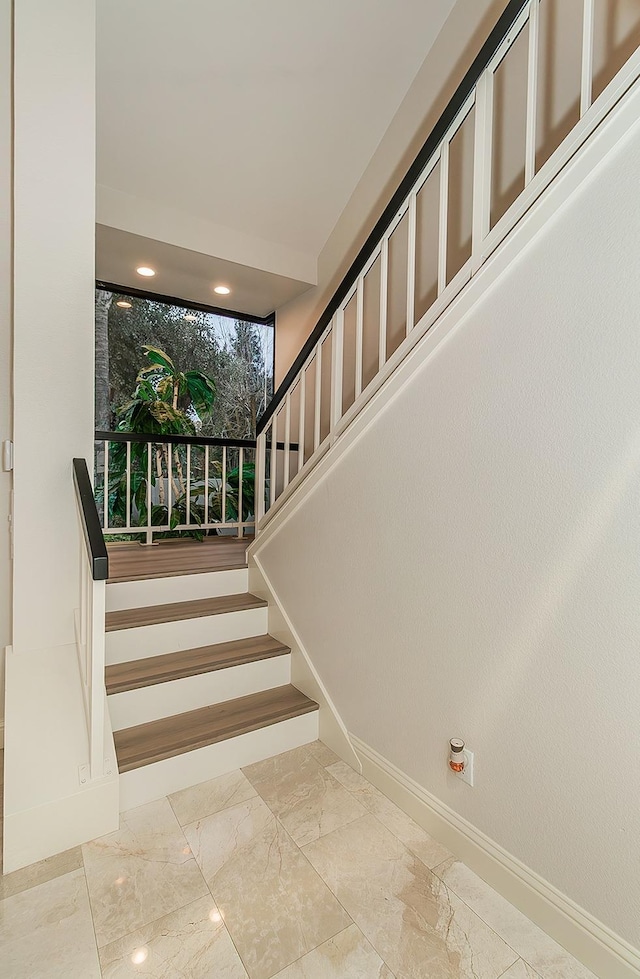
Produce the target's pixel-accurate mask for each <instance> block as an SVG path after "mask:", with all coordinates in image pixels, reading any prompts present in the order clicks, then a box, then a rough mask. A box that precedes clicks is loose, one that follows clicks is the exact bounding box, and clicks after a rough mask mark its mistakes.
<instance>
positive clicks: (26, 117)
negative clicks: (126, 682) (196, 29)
mask: <svg viewBox="0 0 640 979" xmlns="http://www.w3.org/2000/svg"><path fill="white" fill-rule="evenodd" d="M15 6H16V9H15V54H14V57H15V76H14V77H15V94H14V105H15V171H14V173H15V187H14V205H15V218H14V220H15V239H14V240H15V245H14V334H15V351H14V398H15V422H14V432H15V446H16V448H15V476H14V478H15V483H14V487H15V565H14V599H13V610H14V647H15V649H16V651H22V650H24V649H34V648H42V647H45V646H58V645H62V644H64V643H70V642H73V641H74V636H73V608H74V606H77V604H78V553H79V552H78V529H77V517H76V509H75V499H74V491H73V482H72V469H71V459H72V457H73V456H74V455H77V456H85V457H87V458H88V459H91V455H92V452H93V431H92V429H93V371H94V367H93V329H94V328H93V323H94V310H93V304H94V235H95V26H94V24H95V22H94V17H95V10H94V3H93V2H91V0H58V2H57V3H51V2H50V0H20V3H18V4H16V5H15Z"/></svg>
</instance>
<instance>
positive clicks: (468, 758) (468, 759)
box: [455, 748, 473, 788]
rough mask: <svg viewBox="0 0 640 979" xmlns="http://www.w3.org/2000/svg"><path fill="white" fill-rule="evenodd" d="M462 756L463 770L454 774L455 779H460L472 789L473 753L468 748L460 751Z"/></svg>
mask: <svg viewBox="0 0 640 979" xmlns="http://www.w3.org/2000/svg"><path fill="white" fill-rule="evenodd" d="M462 754H463V755H464V768H463V769H462V771H461V772H456V773H455V775H456V778H459V779H461V780H462V781H463V782H466V783H467V785H470V786H471V787H472V788H473V751H469V749H468V748H463V749H462Z"/></svg>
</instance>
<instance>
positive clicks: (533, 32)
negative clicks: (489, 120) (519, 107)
mask: <svg viewBox="0 0 640 979" xmlns="http://www.w3.org/2000/svg"><path fill="white" fill-rule="evenodd" d="M539 35H540V0H531V6H530V7H529V63H528V66H527V130H526V133H527V135H526V150H525V169H524V182H525V186H526V185H527V184H528V183H529V181H530V180H532V179H533V175H534V173H535V170H536V118H537V102H538V40H539Z"/></svg>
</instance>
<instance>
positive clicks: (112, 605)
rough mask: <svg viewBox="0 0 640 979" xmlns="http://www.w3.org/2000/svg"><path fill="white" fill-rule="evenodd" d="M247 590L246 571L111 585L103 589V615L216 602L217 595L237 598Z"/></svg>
mask: <svg viewBox="0 0 640 979" xmlns="http://www.w3.org/2000/svg"><path fill="white" fill-rule="evenodd" d="M248 589H249V572H248V570H247V568H236V569H234V570H232V571H206V572H203V573H202V574H182V575H172V576H170V577H168V578H145V580H144V581H115V582H112V583H111V584H108V585H107V612H118V611H120V610H121V609H126V608H143V607H145V606H147V605H165V604H168V603H170V602H188V601H192V600H193V601H195V600H197V599H199V598H217V597H218V596H220V595H240V594H242V593H243V592H246V591H248Z"/></svg>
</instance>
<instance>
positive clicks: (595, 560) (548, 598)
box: [260, 126, 640, 946]
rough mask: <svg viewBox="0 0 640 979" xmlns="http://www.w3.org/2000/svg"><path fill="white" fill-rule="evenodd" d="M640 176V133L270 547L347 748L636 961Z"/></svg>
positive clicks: (283, 593)
mask: <svg viewBox="0 0 640 979" xmlns="http://www.w3.org/2000/svg"><path fill="white" fill-rule="evenodd" d="M639 169H640V129H639V127H638V126H636V130H635V133H634V134H632V136H631V137H628V138H627V139H626V140H625V142H624V143H622V144H620V145H619V146H618V148H617V149H616V150H615V152H614V153H612V154H610V156H609V157H608V158H607V161H606V163H605V164H603V165H602V166H601V168H600V169H599V170H598V171H597V172H595V173H593V174H592V176H591V177H590V178H589V181H588V183H587V184H585V185H583V187H582V188H581V190H580V191H579V192H578V193H577V194H575V195H574V197H573V198H572V199H571V200H570V201H569V203H568V204H567V205H566V206H565V207H564V208H562V209H561V210H560V211H559V212H558V213H557V214H556V215H555V217H554V218H553V220H552V221H551V222H550V223H549V224H548V225H547V226H546V227H545V228H544V230H543V231H542V233H541V234H539V236H538V237H537V238H535V239H534V240H533V241H532V242H531V243H530V244H529V245H528V246H527V248H526V250H525V251H524V252H523V253H522V254H521V255H520V257H519V258H518V259H517V260H516V261H515V262H514V263H513V264H512V265H511V266H509V268H508V270H507V272H506V273H505V274H504V275H503V277H502V278H501V279H500V280H498V282H497V283H496V284H495V285H494V287H493V288H492V289H491V290H490V291H489V292H487V293H486V294H485V296H484V298H483V299H482V301H481V302H479V303H478V304H477V305H476V306H475V307H473V308H472V310H471V312H470V313H469V314H468V315H467V316H466V318H464V319H463V320H462V321H461V322H460V324H459V325H458V326H457V327H456V329H455V330H454V331H453V332H452V333H451V334H450V335H449V336H448V338H447V340H446V342H445V343H441V344H440V345H439V346H438V347H437V349H436V350H435V353H434V355H433V356H432V357H431V358H430V359H429V360H428V361H427V362H426V363H425V365H424V366H423V367H422V368H421V370H420V371H419V372H418V373H417V374H415V375H414V376H413V380H412V381H411V382H410V384H409V385H408V386H407V387H405V388H404V389H403V390H402V391H401V393H400V394H399V395H398V396H397V397H396V398H395V400H393V401H391V402H390V403H389V404H388V406H387V407H386V409H385V410H384V411H383V412H382V413H381V414H379V415H378V416H377V417H376V419H375V421H374V423H373V424H371V425H370V426H369V427H368V428H366V429H364V430H363V433H362V434H361V436H360V437H359V438H358V439H357V440H356V441H355V442H354V443H353V445H352V446H351V448H350V449H349V450H348V451H347V452H346V453H345V454H344V455H343V456H342V457H341V459H340V461H339V462H338V464H337V465H336V466H334V467H333V468H331V469H329V470H328V474H327V476H326V478H324V479H323V480H322V481H321V482H320V483H319V484H318V485H317V486H316V488H315V489H314V490H313V492H312V493H311V494H309V495H308V496H307V497H306V499H304V500H303V502H302V504H301V506H300V507H299V508H298V509H297V510H295V511H293V513H292V516H290V518H289V519H288V520H287V521H286V522H283V523H282V525H281V528H280V529H279V530H278V531H277V532H276V533H275V534H274V536H272V537H271V538H270V539H267V538H265V544H264V547H263V548H262V549H261V550H260V560H261V562H262V563H263V565H264V568H265V571H266V573H267V575H268V576H269V577H270V579H271V582H272V584H273V586H274V587H275V590H276V592H277V594H278V596H279V598H280V600H281V601H282V602H283V605H284V607H285V608H286V610H287V612H288V614H289V616H290V617H291V619H292V622H293V624H294V627H295V629H296V630H297V632H298V633H299V635H300V637H301V639H302V642H303V643H304V644H305V646H306V648H307V650H308V652H309V654H310V655H311V658H312V660H313V663H314V665H315V667H316V668H317V669H318V671H319V673H320V675H321V677H322V679H323V681H324V683H325V684H326V686H327V688H328V691H329V693H330V695H331V697H332V698H333V700H334V702H335V703H336V705H337V708H338V710H339V712H340V713H341V716H342V718H343V720H344V722H345V723H346V725H347V728H348V729H349V730H350V731H351V732H352V733H354V734H355V735H357V736H358V737H360V738H362V739H363V740H364V741H365V742H367V743H368V744H370V745H371V746H372V747H373V748H375V749H376V750H377V751H379V752H380V753H381V754H382V755H383V756H385V757H386V758H388V759H390V760H391V761H392V762H393V763H394V764H395V765H397V766H398V767H399V768H401V769H402V770H404V771H405V772H407V773H408V774H409V775H410V776H412V777H413V778H414V779H415V780H416V781H417V782H419V783H420V784H421V785H423V786H424V787H425V788H426V789H428V790H429V791H430V792H432V793H433V794H435V795H436V796H437V797H439V798H440V799H441V800H443V801H444V802H445V803H447V804H448V805H450V806H451V807H452V808H453V809H455V810H456V811H458V812H459V813H460V814H461V815H463V816H464V817H466V818H467V819H468V820H470V821H471V822H472V823H473V824H474V825H475V826H477V827H478V828H479V829H481V830H483V831H484V832H485V833H487V834H488V835H489V836H490V837H492V838H493V839H494V840H496V841H497V842H498V843H500V844H501V845H502V846H504V847H505V848H506V849H507V850H509V851H510V852H511V853H513V854H515V855H516V856H517V857H518V858H520V859H521V860H522V861H524V863H525V864H527V865H528V866H529V867H531V868H533V869H534V870H535V871H537V872H538V873H540V874H541V875H542V876H543V877H544V878H546V879H547V880H548V881H550V882H551V883H552V884H554V885H556V886H557V887H558V888H560V890H562V891H564V892H565V893H566V894H568V895H569V896H570V897H571V898H573V899H574V900H575V901H577V902H578V903H579V904H581V905H582V906H583V907H584V908H586V909H587V910H588V911H590V912H591V913H592V914H594V915H595V916H596V917H597V918H599V919H600V920H601V921H603V922H605V923H606V924H608V925H610V926H611V927H612V928H613V929H614V930H615V931H616V932H618V933H619V934H621V935H622V936H624V937H625V938H627V939H628V940H629V941H631V942H632V943H633V944H634V945H636V946H637V945H638V944H640V924H639V922H640V877H639V875H638V872H637V871H638V852H640V806H639V801H640V794H639V789H638V765H637V748H638V718H639V717H640V675H639V674H640V665H639V660H638V649H639V648H640V604H639V601H638V596H639V595H640V502H639V501H640V329H639V310H640V276H639V275H638V267H639V263H640V209H639V208H638V206H637V198H638V177H637V175H638V171H639ZM452 736H457V737H462V738H464V739H465V740H466V741H467V743H468V745H469V746H470V747H471V748H472V749H473V750H474V751H475V753H476V786H475V788H474V789H468V788H467V787H466V786H464V785H462V784H461V783H459V782H457V781H455V780H452V779H450V778H449V777H448V775H447V769H446V766H445V760H444V759H445V748H446V743H447V740H448V739H449V738H450V737H452Z"/></svg>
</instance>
